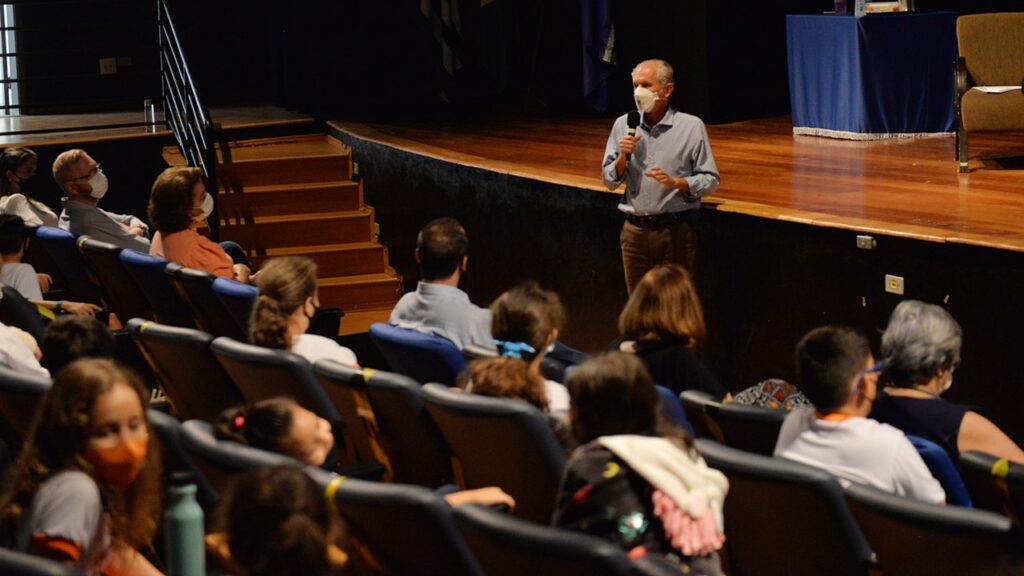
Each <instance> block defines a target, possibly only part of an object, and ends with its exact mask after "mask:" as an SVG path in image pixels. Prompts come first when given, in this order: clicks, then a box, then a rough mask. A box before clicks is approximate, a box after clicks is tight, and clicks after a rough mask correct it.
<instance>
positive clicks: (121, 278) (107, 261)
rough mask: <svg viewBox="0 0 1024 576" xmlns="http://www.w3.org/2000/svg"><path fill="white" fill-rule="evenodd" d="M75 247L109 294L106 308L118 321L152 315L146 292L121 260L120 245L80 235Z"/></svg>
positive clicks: (150, 318)
mask: <svg viewBox="0 0 1024 576" xmlns="http://www.w3.org/2000/svg"><path fill="white" fill-rule="evenodd" d="M78 251H79V253H81V255H82V259H83V260H85V263H86V264H87V265H88V266H89V268H90V269H92V271H93V274H94V276H95V277H96V279H97V280H99V282H100V284H102V285H103V288H104V289H105V291H106V293H107V295H109V296H110V302H109V304H110V308H111V310H113V312H114V314H117V317H118V318H120V319H121V322H126V321H128V319H129V318H147V319H149V320H152V319H153V318H154V316H153V312H152V310H150V306H149V301H147V300H146V295H145V294H143V293H142V290H140V289H139V285H138V284H137V283H136V282H135V280H134V279H133V278H132V277H131V275H129V274H128V270H126V269H125V267H124V264H123V263H122V262H121V257H120V255H121V247H120V246H117V245H115V244H111V243H109V242H100V241H99V240H93V239H92V238H90V237H88V236H81V237H79V238H78Z"/></svg>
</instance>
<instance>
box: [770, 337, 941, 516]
mask: <svg viewBox="0 0 1024 576" xmlns="http://www.w3.org/2000/svg"><path fill="white" fill-rule="evenodd" d="M796 364H797V372H798V373H799V377H800V389H801V390H802V391H803V393H804V395H806V396H807V398H808V399H809V400H810V401H811V403H812V404H814V407H813V408H810V407H802V408H797V409H794V410H793V411H792V412H790V413H789V415H788V416H786V420H785V421H784V422H783V424H782V429H781V430H780V431H779V439H778V442H777V443H776V445H775V455H776V456H781V457H782V458H786V459H789V460H794V461H796V462H801V463H803V464H807V465H809V466H814V467H816V468H821V469H823V470H826V471H828V472H830V473H832V474H834V475H835V476H837V477H838V478H839V480H840V482H842V483H843V484H845V485H848V484H850V483H853V482H856V483H859V484H867V485H870V486H873V487H875V488H878V489H880V490H884V491H886V492H891V493H894V494H898V495H900V496H909V497H911V498H914V499H917V500H923V501H925V502H932V503H935V504H939V503H944V502H945V500H946V494H945V492H943V490H942V487H941V486H940V485H939V482H938V481H937V480H936V479H935V478H933V477H932V475H931V473H930V472H929V471H928V468H927V467H926V466H925V463H924V461H922V460H921V456H919V455H918V453H917V450H915V449H914V446H913V445H912V444H911V443H910V440H907V437H906V436H904V435H903V432H901V431H899V430H897V429H896V428H893V427H892V426H889V425H888V424H881V423H879V422H876V421H874V420H871V419H869V418H867V415H868V414H869V413H870V412H871V405H872V403H873V402H874V401H875V397H876V394H877V393H878V373H879V371H880V369H881V366H879V365H878V364H876V363H875V359H874V357H873V356H872V355H871V350H870V349H869V348H868V342H867V339H865V338H864V336H863V335H862V334H860V333H859V332H857V331H856V330H853V329H852V328H847V327H844V326H822V327H820V328H816V329H814V330H812V331H810V332H808V333H807V334H806V335H805V336H804V337H803V339H801V340H800V343H799V344H797V347H796Z"/></svg>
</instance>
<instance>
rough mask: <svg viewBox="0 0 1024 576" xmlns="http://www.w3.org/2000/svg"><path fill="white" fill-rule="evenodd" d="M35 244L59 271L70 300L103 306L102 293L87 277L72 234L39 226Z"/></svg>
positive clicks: (87, 273) (87, 270)
mask: <svg viewBox="0 0 1024 576" xmlns="http://www.w3.org/2000/svg"><path fill="white" fill-rule="evenodd" d="M36 242H38V243H39V244H40V245H41V246H42V247H43V250H45V251H46V253H47V254H49V255H50V258H52V259H53V262H54V264H56V265H57V268H59V269H60V274H61V276H63V277H64V280H65V281H67V283H68V285H67V286H64V288H66V289H67V290H68V292H69V293H70V294H71V298H70V299H73V300H77V301H79V302H91V303H93V304H97V305H102V304H103V293H102V292H101V291H100V288H99V286H98V285H97V284H96V282H94V281H93V279H92V278H91V277H90V275H89V269H88V268H86V265H85V260H83V259H82V255H81V254H80V253H79V252H78V247H77V246H76V245H75V235H74V234H72V233H71V232H68V231H67V230H62V229H60V228H54V227H52V226H40V227H39V228H37V229H36Z"/></svg>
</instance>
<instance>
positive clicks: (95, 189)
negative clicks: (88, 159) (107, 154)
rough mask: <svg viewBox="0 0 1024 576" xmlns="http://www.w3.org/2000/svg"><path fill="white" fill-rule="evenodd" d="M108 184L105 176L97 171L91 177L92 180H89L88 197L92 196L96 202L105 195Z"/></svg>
mask: <svg viewBox="0 0 1024 576" xmlns="http://www.w3.org/2000/svg"><path fill="white" fill-rule="evenodd" d="M109 184H110V182H109V181H108V180H107V175H106V174H104V173H103V171H101V170H97V171H96V173H95V174H93V175H92V178H89V187H91V188H92V192H90V193H89V196H92V197H93V198H95V199H97V200H99V199H100V198H103V197H104V196H105V195H106V194H107V186H108V185H109Z"/></svg>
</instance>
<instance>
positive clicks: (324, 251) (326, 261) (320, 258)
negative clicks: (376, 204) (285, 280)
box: [254, 242, 388, 278]
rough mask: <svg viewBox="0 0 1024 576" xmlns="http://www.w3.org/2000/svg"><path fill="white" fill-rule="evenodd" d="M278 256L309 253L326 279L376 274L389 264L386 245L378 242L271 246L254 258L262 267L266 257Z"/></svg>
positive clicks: (307, 254) (305, 254) (306, 254)
mask: <svg viewBox="0 0 1024 576" xmlns="http://www.w3.org/2000/svg"><path fill="white" fill-rule="evenodd" d="M277 256H308V257H310V258H312V259H313V261H314V262H316V266H317V269H318V270H319V272H320V276H321V277H323V278H326V277H331V276H353V275H359V274H374V273H377V272H380V271H381V270H386V269H387V267H388V252H387V248H385V247H384V246H381V245H380V244H378V243H376V242H350V243H348V244H324V245H320V246H291V247H286V248H269V249H267V250H266V254H265V255H262V256H259V257H257V258H255V259H254V262H255V263H256V265H257V266H259V265H260V264H262V263H263V261H264V260H266V259H267V258H274V257H277Z"/></svg>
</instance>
